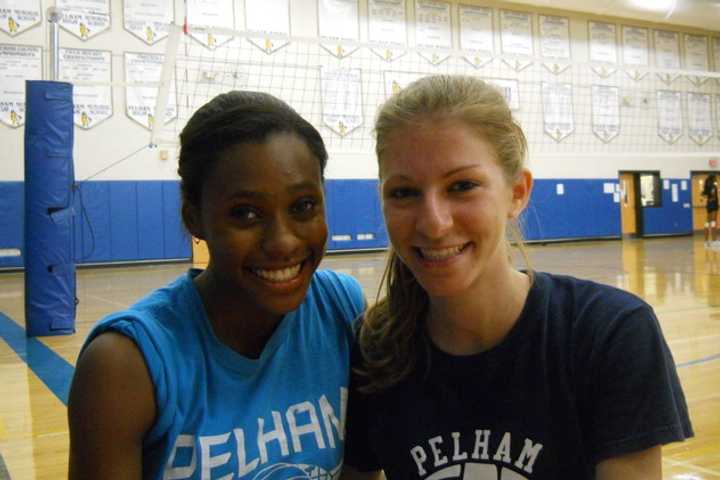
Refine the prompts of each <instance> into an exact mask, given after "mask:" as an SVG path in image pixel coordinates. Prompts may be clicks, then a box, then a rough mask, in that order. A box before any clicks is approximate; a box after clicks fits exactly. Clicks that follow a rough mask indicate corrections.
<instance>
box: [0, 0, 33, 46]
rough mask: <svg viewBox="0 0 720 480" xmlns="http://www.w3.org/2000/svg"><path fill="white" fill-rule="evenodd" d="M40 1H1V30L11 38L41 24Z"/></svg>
mask: <svg viewBox="0 0 720 480" xmlns="http://www.w3.org/2000/svg"><path fill="white" fill-rule="evenodd" d="M41 20H42V10H41V9H40V0H0V30H2V31H3V32H5V33H7V34H8V35H10V36H11V37H14V36H15V35H20V34H21V33H23V32H24V31H25V30H28V29H30V28H32V27H34V26H36V25H39V24H40V21H41Z"/></svg>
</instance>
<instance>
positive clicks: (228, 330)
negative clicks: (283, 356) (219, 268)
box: [194, 268, 282, 358]
mask: <svg viewBox="0 0 720 480" xmlns="http://www.w3.org/2000/svg"><path fill="white" fill-rule="evenodd" d="M194 283H195V287H196V288H197V289H198V292H199V293H200V298H201V299H202V302H203V306H204V307H205V312H206V313H207V316H208V320H209V321H210V325H211V326H212V329H213V332H214V333H215V336H216V337H217V338H218V340H220V341H221V342H222V343H224V344H225V345H227V346H228V347H230V348H232V349H233V350H235V351H236V352H238V353H240V354H241V355H244V356H246V357H248V358H258V357H259V356H260V354H261V353H262V351H263V348H265V345H266V344H267V342H268V340H270V337H271V336H272V334H273V333H274V332H275V329H276V328H277V326H278V325H279V324H280V321H281V320H282V316H281V315H272V314H270V313H269V312H265V311H261V310H260V309H258V308H257V307H256V306H255V305H254V304H253V303H252V302H250V301H248V300H249V299H248V298H247V296H245V295H243V294H242V293H241V292H238V289H236V288H228V287H229V286H228V285H227V284H226V282H222V281H218V279H216V278H215V276H214V275H213V272H212V270H211V269H210V268H208V269H207V270H205V271H203V272H202V273H200V274H199V275H198V276H197V277H195V279H194Z"/></svg>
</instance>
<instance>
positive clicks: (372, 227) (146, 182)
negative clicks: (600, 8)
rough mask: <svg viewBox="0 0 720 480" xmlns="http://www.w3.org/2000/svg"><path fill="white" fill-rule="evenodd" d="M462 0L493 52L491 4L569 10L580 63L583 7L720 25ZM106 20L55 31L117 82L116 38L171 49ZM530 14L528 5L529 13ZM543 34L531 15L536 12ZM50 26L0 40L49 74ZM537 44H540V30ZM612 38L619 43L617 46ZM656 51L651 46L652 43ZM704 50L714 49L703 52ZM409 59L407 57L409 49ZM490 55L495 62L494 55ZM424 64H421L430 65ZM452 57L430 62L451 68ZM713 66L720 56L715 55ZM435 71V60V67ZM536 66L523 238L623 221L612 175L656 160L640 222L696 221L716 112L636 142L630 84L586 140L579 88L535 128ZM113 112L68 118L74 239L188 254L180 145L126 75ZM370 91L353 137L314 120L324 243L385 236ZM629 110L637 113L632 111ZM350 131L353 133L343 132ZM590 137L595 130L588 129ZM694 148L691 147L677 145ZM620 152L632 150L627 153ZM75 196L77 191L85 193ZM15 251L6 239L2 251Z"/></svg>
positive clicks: (19, 169) (138, 48)
mask: <svg viewBox="0 0 720 480" xmlns="http://www.w3.org/2000/svg"><path fill="white" fill-rule="evenodd" d="M451 3H452V5H453V28H454V32H455V33H454V36H455V44H456V45H457V13H456V5H457V2H456V1H452V2H451ZM463 3H464V4H476V5H482V6H490V7H493V8H494V9H495V12H494V14H495V25H494V27H495V28H494V30H495V51H496V54H499V53H500V47H499V45H500V42H499V28H498V14H499V13H498V12H499V9H501V8H507V9H512V10H517V11H525V12H532V13H535V14H538V13H543V14H550V15H562V16H565V17H568V18H569V19H570V35H571V42H572V45H571V51H572V62H573V63H576V64H577V67H578V68H577V70H578V71H579V70H581V67H580V65H582V69H583V71H584V70H585V67H586V65H585V64H586V62H587V61H588V40H587V38H588V29H587V22H588V20H597V21H605V22H611V23H614V24H616V25H617V27H618V29H619V28H620V26H621V25H631V26H640V27H645V28H649V29H663V30H671V31H676V32H682V33H686V32H687V33H698V34H703V35H708V36H709V37H710V38H712V36H713V35H714V36H718V33H717V32H715V33H713V32H705V31H699V30H696V29H692V28H685V27H677V26H670V25H658V24H650V23H647V22H642V21H637V20H628V19H621V18H613V17H598V16H592V15H586V14H578V13H574V12H564V11H557V10H552V9H538V8H533V7H525V6H518V5H516V4H508V3H502V2H493V1H473V0H466V1H464V2H463ZM54 4H55V2H54V1H53V0H41V6H42V11H43V13H44V12H45V10H46V9H47V8H48V7H49V6H51V5H54ZM413 4H414V2H413V1H411V0H407V14H408V22H407V26H408V43H409V45H410V46H413V45H414V28H413V22H412V20H411V19H412V18H413V12H414V7H413ZM290 8H291V12H290V13H291V34H292V35H293V36H297V37H316V36H317V5H316V0H292V1H290ZM359 8H360V40H361V42H365V41H367V40H368V39H367V2H366V1H365V0H360V2H359ZM111 15H112V25H111V28H110V29H109V31H106V32H103V33H101V34H99V35H97V36H95V37H92V38H91V39H90V40H88V41H82V40H80V39H78V38H77V37H75V36H73V35H71V34H70V33H68V32H66V31H64V30H61V31H60V45H61V46H62V47H68V48H87V49H100V50H109V51H111V52H112V76H113V81H114V82H118V83H119V82H122V81H124V72H123V52H147V53H165V48H166V43H167V42H166V41H161V42H159V43H157V44H154V45H150V46H149V45H146V44H145V43H144V42H142V41H141V40H139V39H137V38H136V37H134V36H132V35H131V34H130V33H128V32H127V31H125V30H124V29H123V2H122V0H112V12H111ZM235 15H236V19H235V24H236V28H238V29H242V28H243V26H244V2H243V0H235ZM183 17H184V3H183V1H182V0H175V19H176V22H178V23H182V19H183ZM535 17H536V15H535ZM534 30H535V34H536V36H537V23H536V19H535V20H534ZM47 37H48V28H47V22H46V20H45V18H43V21H42V22H41V24H40V25H39V26H37V27H34V28H32V29H31V30H29V31H27V32H25V33H23V34H21V35H18V36H15V37H10V36H9V35H7V34H5V33H4V32H0V44H10V45H35V46H43V49H44V51H43V60H44V62H45V67H44V77H45V78H47V76H48V73H47V72H48V69H49V66H48V59H49V55H48V52H47V44H48V41H47ZM535 42H536V45H535V46H536V50H537V38H536V39H535ZM618 50H619V51H620V46H618ZM411 55H414V54H412V53H410V54H408V55H407V56H406V57H407V58H405V59H403V60H402V62H399V63H398V64H397V67H393V68H397V69H398V70H408V71H415V70H418V69H419V68H420V66H419V63H418V60H417V58H415V57H414V58H415V59H414V60H411V57H410V56H411ZM651 57H652V55H651ZM711 61H712V60H711ZM403 62H404V63H403ZM496 63H499V62H497V61H496ZM422 68H423V71H424V72H427V71H428V69H429V67H428V66H427V65H425V66H424V67H422ZM449 68H450V67H448V66H447V65H445V66H442V67H439V68H438V69H437V71H439V72H445V71H447V70H448V69H449ZM503 68H504V67H502V66H495V67H493V68H492V69H491V70H488V71H487V72H483V70H477V71H476V74H478V75H489V76H498V75H499V76H502V77H508V76H510V75H512V74H513V72H509V71H507V69H505V70H503ZM715 68H716V70H720V65H715ZM429 71H432V69H430V70H429ZM539 75H540V74H539V73H538V71H537V69H536V70H535V71H534V72H533V70H532V69H528V70H527V71H525V72H520V73H517V74H516V75H515V77H516V78H518V79H519V81H520V98H521V102H522V105H521V108H520V110H519V111H518V112H516V113H517V115H518V118H519V120H520V122H521V123H522V124H523V127H524V128H525V129H526V131H527V132H528V137H529V141H530V158H529V161H528V165H529V167H530V168H531V170H532V171H533V174H534V176H535V178H536V181H535V188H534V191H533V195H532V199H531V202H530V206H529V208H528V210H527V212H526V213H525V215H524V218H523V225H524V229H525V233H526V236H527V238H528V239H530V240H538V241H542V240H557V239H570V238H602V237H618V236H619V235H620V208H619V203H618V201H617V195H614V192H617V188H618V187H617V184H618V180H617V176H618V171H620V170H655V171H659V172H660V175H661V178H662V179H664V180H665V184H666V185H668V189H663V199H662V206H661V207H655V208H645V209H643V210H644V211H643V222H644V225H643V226H644V231H645V233H646V234H653V235H665V234H686V233H690V232H691V231H692V225H691V220H692V218H691V208H690V191H689V189H686V190H683V189H680V187H679V185H680V184H681V182H686V181H687V182H688V183H689V178H690V172H691V171H694V170H707V169H708V161H709V159H710V158H713V157H714V155H715V153H714V152H718V151H720V133H718V132H717V130H719V129H720V125H718V123H719V122H720V119H716V124H715V129H716V132H715V135H714V136H713V138H712V139H711V140H710V141H709V142H708V143H707V144H705V145H704V146H703V147H701V148H700V147H697V146H695V145H694V144H693V143H692V142H690V140H689V139H688V138H687V135H685V136H684V138H682V139H681V140H680V141H679V142H678V143H677V144H675V145H673V146H668V147H667V148H666V149H662V150H663V151H662V152H661V153H658V154H654V153H653V152H660V148H659V147H658V142H659V140H658V139H656V138H655V139H651V140H649V141H650V142H651V143H652V144H648V149H647V151H646V152H645V153H647V155H644V156H643V155H642V153H643V146H642V145H638V143H637V141H636V140H635V139H634V138H633V136H632V135H627V133H628V132H630V131H632V129H637V131H638V136H637V137H636V138H640V132H641V131H643V132H644V130H642V129H643V128H645V127H647V125H640V124H639V123H637V122H638V120H637V119H638V118H642V117H643V116H646V113H647V112H646V111H645V110H644V108H645V107H643V105H642V104H641V103H642V102H641V101H640V100H641V99H640V98H636V97H633V98H626V99H624V101H625V102H626V104H625V105H624V110H623V116H627V117H628V118H630V119H631V120H632V121H629V122H626V124H625V125H624V127H623V128H625V133H626V135H625V137H624V139H623V140H622V141H619V142H616V143H615V144H614V145H613V144H610V145H609V146H608V147H603V148H604V150H603V148H600V149H599V151H598V150H594V149H593V146H592V143H593V142H594V141H596V139H594V137H593V135H592V132H591V131H589V127H588V125H586V124H584V123H583V122H581V121H580V118H587V115H588V111H589V105H588V104H587V102H586V100H587V99H584V100H582V101H581V100H580V99H578V101H577V102H576V115H577V116H578V119H577V120H576V131H575V132H574V133H573V134H572V136H571V137H570V138H569V139H568V140H566V141H565V142H563V143H562V144H556V142H555V141H554V140H552V139H550V138H549V137H547V136H546V135H544V134H543V132H542V125H541V123H542V120H541V118H540V117H541V114H542V112H541V110H542V109H541V108H540V105H539V103H540V92H539V91H537V89H536V88H535V87H532V88H531V87H528V88H525V87H523V85H524V83H523V81H524V80H528V85H529V84H530V83H532V84H533V85H535V86H537V85H538V84H539V82H538V79H539V78H540V77H539ZM579 76H580V74H572V73H568V74H567V75H566V76H565V77H562V78H560V79H561V80H562V81H569V82H577V81H579V80H582V81H584V82H588V81H590V82H593V81H595V80H592V79H588V78H583V79H579ZM596 83H600V84H603V83H605V84H617V85H620V86H624V85H627V84H632V80H630V79H628V78H627V77H626V76H624V74H623V72H622V71H618V72H616V73H615V75H614V77H613V79H610V80H608V79H597V81H596ZM719 86H720V82H719V81H717V80H711V81H710V82H709V83H708V84H707V85H706V86H704V87H703V90H702V91H707V92H714V93H720V90H718V87H719ZM672 88H673V89H678V90H683V91H685V90H688V89H689V88H690V87H689V86H688V84H687V81H685V80H682V79H681V80H678V81H677V83H676V84H675V85H674V86H673V87H672ZM112 97H113V110H114V114H113V116H112V117H111V118H109V119H108V120H106V121H104V122H102V123H100V124H99V125H97V126H95V127H94V128H92V129H90V130H84V129H80V128H76V129H75V152H74V153H75V177H76V179H77V180H78V182H79V184H80V186H79V188H78V190H77V192H78V194H77V195H76V213H77V215H76V217H75V253H76V259H77V260H78V262H79V263H106V262H126V261H137V260H165V259H178V258H188V257H189V256H190V254H191V253H190V252H191V249H190V243H189V238H188V237H187V234H186V233H185V232H184V231H183V228H182V226H181V222H180V219H179V201H178V195H177V193H178V182H177V175H176V168H177V163H176V154H177V152H176V151H175V148H174V147H173V146H172V145H170V146H168V145H161V146H160V147H158V148H150V147H149V146H148V143H149V139H150V132H149V131H148V130H147V129H145V128H143V127H142V126H140V125H138V124H137V123H135V122H133V121H132V120H131V119H130V118H129V117H128V116H127V115H126V114H125V91H124V88H122V87H121V86H115V87H114V88H113V89H112ZM374 108H375V107H374V105H367V106H365V108H364V117H365V118H364V122H365V124H364V125H363V128H362V129H361V130H360V131H359V133H358V134H356V135H362V139H361V146H362V148H358V149H355V150H353V149H345V148H335V146H336V145H339V143H338V142H339V140H338V138H337V135H336V134H335V133H333V132H332V131H331V130H330V129H328V128H326V127H324V126H321V127H320V130H321V133H322V134H323V136H324V137H325V138H326V139H328V145H329V150H330V157H331V158H330V161H329V164H328V169H327V172H326V177H327V184H326V191H327V205H328V221H329V224H330V228H331V239H330V244H329V248H330V249H331V250H340V249H342V250H344V249H358V248H380V247H384V246H385V245H386V244H387V237H386V234H385V232H384V229H383V226H382V216H381V212H380V206H379V201H378V197H377V181H376V175H377V167H376V164H375V160H374V157H373V155H372V139H371V137H370V131H371V127H372V125H371V124H372V117H373V115H374ZM634 122H635V123H634ZM351 140H352V139H351ZM596 143H597V142H596ZM0 146H2V150H1V151H2V161H0V268H2V267H19V266H22V256H21V253H22V252H19V253H20V256H16V255H15V254H14V253H12V252H15V251H16V250H21V249H22V222H23V218H22V216H23V185H22V179H23V129H22V127H18V128H10V127H8V126H6V125H0ZM687 151H690V152H692V155H683V154H682V153H679V154H675V153H673V152H687ZM623 152H632V153H633V155H628V156H624V155H623ZM672 184H677V185H678V187H677V188H678V192H679V195H677V196H673V195H671V191H672V188H671V185H672ZM80 200H82V202H81V201H80ZM8 252H9V253H8Z"/></svg>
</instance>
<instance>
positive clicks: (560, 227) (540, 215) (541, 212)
mask: <svg viewBox="0 0 720 480" xmlns="http://www.w3.org/2000/svg"><path fill="white" fill-rule="evenodd" d="M606 183H613V184H616V183H617V179H536V180H535V183H534V186H533V192H532V195H531V198H530V203H529V205H528V208H527V210H526V211H525V213H524V214H523V217H522V219H521V225H522V230H523V233H524V235H525V238H526V239H527V240H545V239H547V240H552V239H565V238H601V237H618V236H620V235H621V228H622V226H621V224H620V204H619V203H615V201H614V200H613V195H612V193H605V192H604V185H605V184H606ZM558 184H562V185H563V189H564V193H563V195H558V193H557V188H558V187H557V186H558Z"/></svg>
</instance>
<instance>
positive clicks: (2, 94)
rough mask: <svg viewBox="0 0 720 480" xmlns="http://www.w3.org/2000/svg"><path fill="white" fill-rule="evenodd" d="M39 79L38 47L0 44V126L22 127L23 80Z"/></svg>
mask: <svg viewBox="0 0 720 480" xmlns="http://www.w3.org/2000/svg"><path fill="white" fill-rule="evenodd" d="M41 79H42V48H41V47H31V46H28V45H3V44H0V122H2V123H4V124H5V125H7V126H8V127H13V128H16V127H20V126H22V125H24V124H25V80H41Z"/></svg>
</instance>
